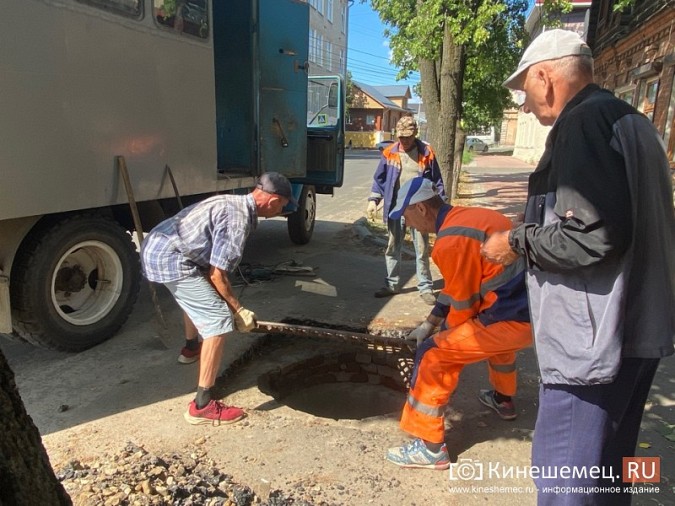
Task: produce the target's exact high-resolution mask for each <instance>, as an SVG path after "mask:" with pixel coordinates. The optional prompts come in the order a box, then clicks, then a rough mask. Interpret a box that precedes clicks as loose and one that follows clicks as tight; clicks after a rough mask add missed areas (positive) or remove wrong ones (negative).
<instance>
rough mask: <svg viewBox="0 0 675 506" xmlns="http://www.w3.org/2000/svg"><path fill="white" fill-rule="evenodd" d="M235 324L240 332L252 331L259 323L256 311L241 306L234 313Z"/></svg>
mask: <svg viewBox="0 0 675 506" xmlns="http://www.w3.org/2000/svg"><path fill="white" fill-rule="evenodd" d="M234 324H235V325H236V326H237V330H238V331H239V332H251V330H253V329H254V328H255V327H256V325H257V323H256V316H255V313H254V312H253V311H250V310H248V309H246V308H245V307H243V306H242V307H240V308H239V310H238V311H237V312H236V313H235V314H234Z"/></svg>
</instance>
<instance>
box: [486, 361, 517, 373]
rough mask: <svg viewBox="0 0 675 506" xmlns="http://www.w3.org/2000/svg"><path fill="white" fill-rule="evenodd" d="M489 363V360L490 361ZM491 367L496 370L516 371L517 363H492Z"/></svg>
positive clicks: (504, 371)
mask: <svg viewBox="0 0 675 506" xmlns="http://www.w3.org/2000/svg"><path fill="white" fill-rule="evenodd" d="M488 363H489V362H488ZM490 369H492V370H493V371H496V372H503V373H507V372H516V363H515V362H513V363H512V364H490Z"/></svg>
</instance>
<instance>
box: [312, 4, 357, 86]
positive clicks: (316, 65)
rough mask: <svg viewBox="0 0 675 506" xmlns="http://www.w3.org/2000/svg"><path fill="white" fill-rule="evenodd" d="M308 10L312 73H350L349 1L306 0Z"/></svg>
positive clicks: (344, 74)
mask: <svg viewBox="0 0 675 506" xmlns="http://www.w3.org/2000/svg"><path fill="white" fill-rule="evenodd" d="M305 1H306V2H307V3H309V5H310V10H309V73H310V74H311V75H340V76H342V77H343V78H344V77H345V76H346V75H347V31H348V26H349V25H348V21H349V8H348V3H349V2H348V0H305Z"/></svg>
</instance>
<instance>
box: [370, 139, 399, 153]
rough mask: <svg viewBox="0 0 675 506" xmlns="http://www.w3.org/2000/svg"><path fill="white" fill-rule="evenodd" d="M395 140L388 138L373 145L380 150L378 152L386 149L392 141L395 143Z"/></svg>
mask: <svg viewBox="0 0 675 506" xmlns="http://www.w3.org/2000/svg"><path fill="white" fill-rule="evenodd" d="M395 142H396V141H395V140H393V139H389V140H386V141H382V142H378V143H377V144H376V145H375V147H377V149H379V150H380V153H382V151H384V150H385V149H387V148H388V147H389V146H391V145H392V144H393V143H395Z"/></svg>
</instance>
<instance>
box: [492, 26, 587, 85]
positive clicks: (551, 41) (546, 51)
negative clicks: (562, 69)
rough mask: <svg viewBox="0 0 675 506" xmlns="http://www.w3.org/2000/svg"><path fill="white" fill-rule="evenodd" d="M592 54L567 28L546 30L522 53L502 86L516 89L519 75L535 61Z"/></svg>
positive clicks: (584, 43)
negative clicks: (518, 61) (514, 68)
mask: <svg viewBox="0 0 675 506" xmlns="http://www.w3.org/2000/svg"><path fill="white" fill-rule="evenodd" d="M579 55H584V56H593V53H592V51H591V48H590V47H589V46H588V44H586V42H584V39H582V38H581V37H580V36H579V34H577V33H576V32H570V31H569V30H560V29H557V28H556V29H555V30H548V31H546V32H543V33H541V34H539V35H538V36H537V37H536V38H535V39H534V40H533V41H532V43H531V44H530V45H529V46H528V47H527V49H526V50H525V52H524V53H523V57H522V58H521V59H520V63H518V68H517V69H516V71H515V72H514V73H513V74H511V76H510V77H509V78H508V79H507V80H506V81H504V83H503V86H506V87H507V88H511V89H517V86H518V85H519V84H520V83H519V82H518V78H519V77H520V75H521V74H522V73H523V72H524V71H525V70H527V69H528V68H529V67H531V66H532V65H534V64H535V63H540V62H543V61H547V60H557V59H559V58H564V57H565V56H579Z"/></svg>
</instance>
